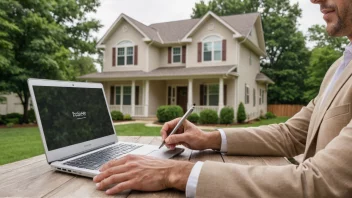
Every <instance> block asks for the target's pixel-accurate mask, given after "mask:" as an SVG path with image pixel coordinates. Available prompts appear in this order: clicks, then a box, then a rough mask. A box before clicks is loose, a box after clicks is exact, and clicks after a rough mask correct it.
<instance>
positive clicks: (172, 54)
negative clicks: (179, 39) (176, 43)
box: [171, 47, 182, 63]
mask: <svg viewBox="0 0 352 198" xmlns="http://www.w3.org/2000/svg"><path fill="white" fill-rule="evenodd" d="M175 48H180V54H176V55H175V56H178V55H179V56H180V62H175V61H174V49H175ZM171 56H172V63H182V47H172V52H171Z"/></svg>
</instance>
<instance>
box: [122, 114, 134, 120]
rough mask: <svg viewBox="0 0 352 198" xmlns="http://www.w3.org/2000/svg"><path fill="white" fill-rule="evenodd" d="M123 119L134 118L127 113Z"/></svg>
mask: <svg viewBox="0 0 352 198" xmlns="http://www.w3.org/2000/svg"><path fill="white" fill-rule="evenodd" d="M123 120H132V117H131V115H130V114H125V115H123Z"/></svg>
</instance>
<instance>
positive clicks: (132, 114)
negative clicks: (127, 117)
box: [131, 80, 136, 116]
mask: <svg viewBox="0 0 352 198" xmlns="http://www.w3.org/2000/svg"><path fill="white" fill-rule="evenodd" d="M131 89H132V90H131V91H132V93H131V97H132V98H131V116H135V114H136V113H135V104H136V101H135V100H136V96H135V95H136V81H135V80H132V87H131Z"/></svg>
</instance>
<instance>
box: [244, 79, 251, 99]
mask: <svg viewBox="0 0 352 198" xmlns="http://www.w3.org/2000/svg"><path fill="white" fill-rule="evenodd" d="M249 92H250V89H249V85H248V84H245V90H244V103H245V104H249V103H250V93H249ZM247 99H248V100H247Z"/></svg>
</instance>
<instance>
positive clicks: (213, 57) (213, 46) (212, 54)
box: [202, 35, 223, 63]
mask: <svg viewBox="0 0 352 198" xmlns="http://www.w3.org/2000/svg"><path fill="white" fill-rule="evenodd" d="M210 36H217V35H209V36H207V37H205V38H203V39H202V63H207V62H208V63H209V62H222V61H223V60H222V53H223V50H222V48H223V46H222V44H223V43H222V40H223V39H221V37H220V40H217V39H214V40H210V41H204V39H206V38H208V37H210ZM215 42H220V43H221V47H220V49H221V50H220V52H221V54H220V60H215ZM205 43H211V45H212V46H211V50H212V51H211V60H207V61H206V60H204V58H205V56H204V52H205V50H204V44H205Z"/></svg>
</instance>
